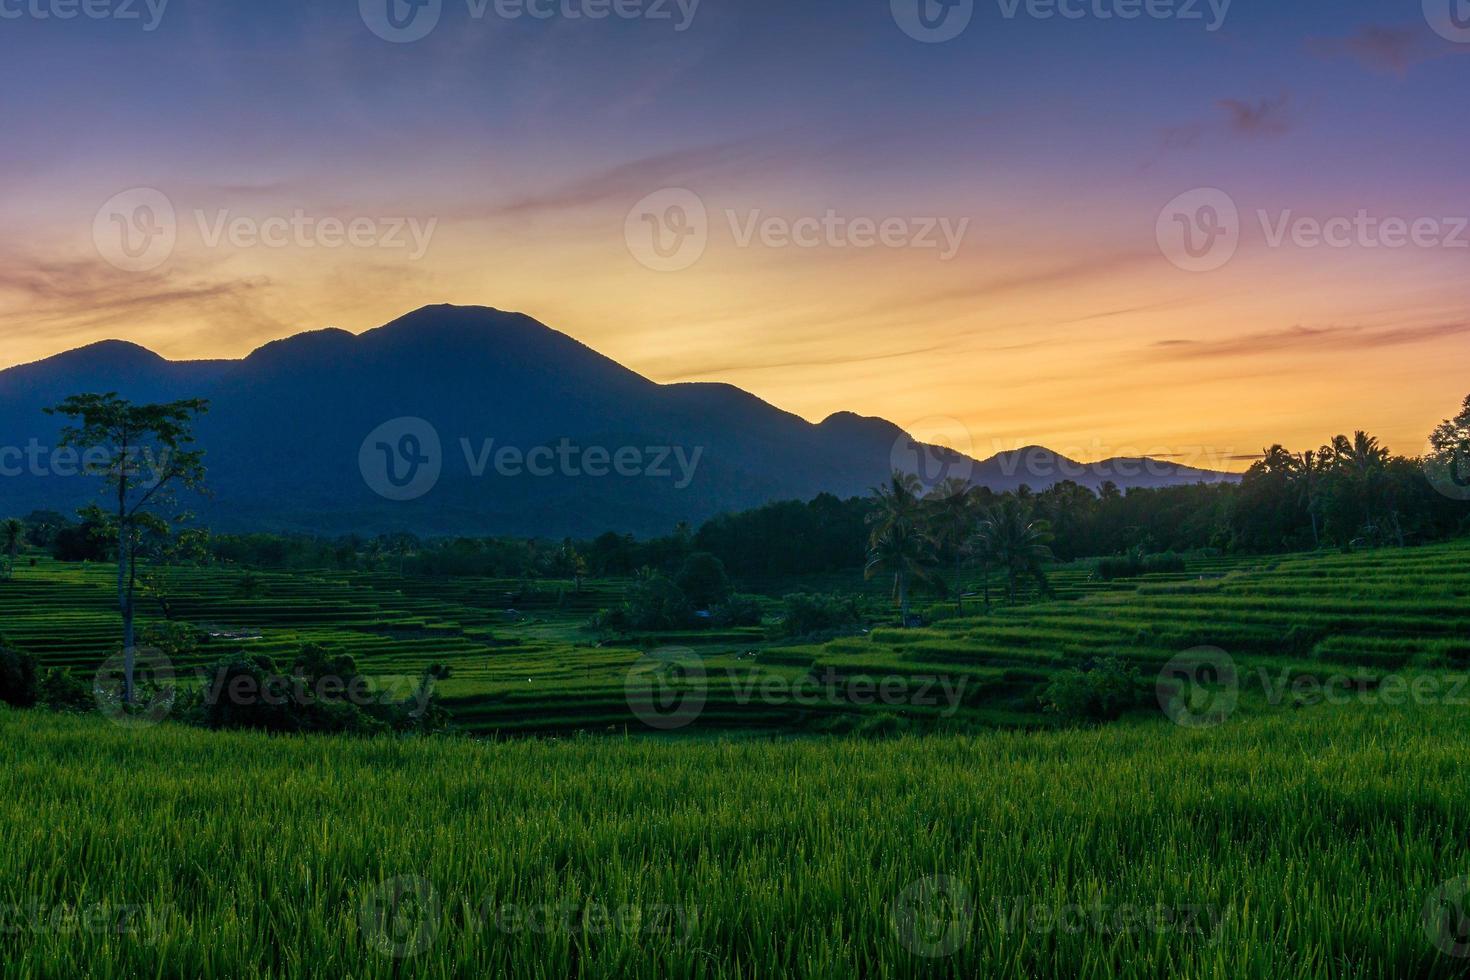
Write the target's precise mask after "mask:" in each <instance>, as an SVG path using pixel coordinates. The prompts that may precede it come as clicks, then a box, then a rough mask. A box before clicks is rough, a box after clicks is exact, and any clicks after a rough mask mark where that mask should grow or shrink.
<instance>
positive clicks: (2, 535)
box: [0, 517, 26, 578]
mask: <svg viewBox="0 0 1470 980" xmlns="http://www.w3.org/2000/svg"><path fill="white" fill-rule="evenodd" d="M25 533H26V526H25V525H24V524H23V523H21V522H20V521H19V520H18V519H16V518H14V517H11V518H8V519H7V520H6V521H5V522H4V523H3V524H0V548H3V549H4V551H5V557H6V563H5V576H4V577H5V578H10V576H12V575H14V574H15V556H16V555H17V554H19V553H20V542H21V539H22V538H24V537H25Z"/></svg>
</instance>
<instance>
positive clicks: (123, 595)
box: [117, 519, 135, 704]
mask: <svg viewBox="0 0 1470 980" xmlns="http://www.w3.org/2000/svg"><path fill="white" fill-rule="evenodd" d="M131 592H132V590H131V589H130V588H129V579H128V530H127V521H126V520H125V519H123V520H119V521H118V531H117V609H118V612H120V613H122V621H123V703H124V704H132V703H133V655H134V652H135V651H134V649H133V597H132V594H131Z"/></svg>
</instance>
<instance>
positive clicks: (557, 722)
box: [0, 542, 1470, 734]
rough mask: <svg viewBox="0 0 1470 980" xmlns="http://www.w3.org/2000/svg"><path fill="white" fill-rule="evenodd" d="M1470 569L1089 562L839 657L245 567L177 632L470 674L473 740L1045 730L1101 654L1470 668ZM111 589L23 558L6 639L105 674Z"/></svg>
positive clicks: (216, 648) (735, 635)
mask: <svg viewBox="0 0 1470 980" xmlns="http://www.w3.org/2000/svg"><path fill="white" fill-rule="evenodd" d="M1467 559H1470V543H1464V542H1457V543H1453V544H1446V545H1437V546H1432V547H1424V548H1417V549H1403V550H1382V551H1370V552H1362V553H1357V554H1352V555H1337V554H1328V555H1311V556H1292V557H1285V558H1267V559H1261V558H1252V559H1240V558H1211V559H1200V560H1192V561H1190V562H1189V563H1188V566H1187V569H1186V571H1185V572H1184V573H1180V574H1170V575H1155V576H1147V577H1145V578H1142V579H1137V580H1130V581H1122V582H1110V583H1108V582H1101V581H1096V580H1094V579H1092V578H1091V577H1090V568H1089V567H1088V566H1086V565H1082V564H1079V565H1074V566H1066V567H1063V568H1059V569H1057V570H1056V571H1055V572H1054V574H1053V580H1054V582H1055V585H1056V588H1057V592H1058V595H1059V598H1057V599H1056V600H1054V601H1048V602H1029V603H1027V604H1024V605H1020V606H1018V607H1015V608H1006V607H1004V606H1001V605H997V606H996V607H995V608H993V609H992V610H991V612H990V613H989V614H986V613H985V612H984V610H983V608H981V604H980V603H979V602H978V601H977V600H970V601H968V603H967V609H966V615H965V616H963V617H960V618H953V619H946V620H942V621H940V622H937V623H935V624H933V625H931V626H929V627H926V628H921V629H909V630H901V629H897V628H890V627H880V628H877V629H874V630H872V631H871V632H870V633H868V634H866V635H861V636H852V637H847V638H843V639H838V640H834V641H832V642H829V643H825V644H820V645H781V644H772V643H770V642H768V641H766V640H765V639H764V638H763V634H762V631H761V630H759V629H743V630H729V631H711V632H705V633H691V634H678V635H662V636H653V637H647V638H645V639H644V641H643V642H639V643H636V644H624V645H607V646H600V645H598V642H597V640H596V637H594V636H593V635H592V634H590V633H587V632H585V631H583V630H582V629H581V628H580V627H581V624H582V623H583V622H585V620H586V618H587V617H588V616H589V615H590V613H591V612H592V611H594V610H595V609H597V608H599V607H602V606H607V605H611V604H613V603H614V602H616V601H617V600H618V599H619V597H620V596H621V594H622V590H623V588H624V587H625V585H626V583H622V582H616V581H604V582H593V583H588V584H585V585H584V586H583V589H582V590H581V591H580V592H578V591H577V590H576V589H575V588H574V587H573V585H572V583H570V582H565V583H556V582H551V583H548V582H538V583H536V585H535V588H534V590H530V589H527V588H526V587H525V586H524V584H523V583H517V582H513V581H504V580H486V579H456V580H449V581H428V580H419V579H410V578H404V577H401V576H398V575H394V574H392V573H388V572H380V573H373V574H340V573H338V574H290V575H287V574H269V573H258V574H255V573H252V575H251V576H250V578H251V579H253V580H254V583H255V584H254V586H253V587H252V586H251V585H250V584H249V582H247V581H246V579H247V576H246V574H245V573H243V572H240V571H236V570H230V569H219V568H205V569H177V570H174V571H173V572H171V575H172V586H171V588H170V595H171V598H170V604H171V607H172V610H173V613H174V615H175V617H176V618H178V619H181V620H184V621H187V622H190V623H192V624H194V625H196V626H200V627H209V628H215V629H216V630H217V631H220V632H234V631H247V632H248V633H250V634H252V635H253V634H257V633H258V634H259V638H256V639H248V640H237V639H220V640H215V641H213V642H210V643H207V644H204V645H203V646H202V647H201V650H200V652H199V654H198V655H197V656H196V657H194V658H193V661H192V662H189V663H181V664H179V665H177V666H178V667H179V668H181V669H184V670H187V669H189V668H193V667H198V666H200V665H202V664H204V663H206V662H209V661H212V660H213V659H215V658H217V657H218V656H220V655H222V654H224V653H227V652H230V651H231V650H232V649H234V648H237V647H239V648H246V649H251V650H257V651H261V652H266V653H270V654H274V655H277V656H278V657H281V658H283V659H286V660H289V658H290V656H291V655H292V654H293V653H294V651H295V650H296V649H297V648H298V647H299V646H300V644H301V643H303V642H323V643H329V644H334V645H336V646H339V647H341V648H342V649H344V650H345V651H347V652H349V653H351V654H352V655H353V656H354V657H356V658H357V660H358V663H359V665H360V666H361V667H363V669H365V670H366V671H367V672H368V673H370V674H374V675H377V676H380V677H384V678H388V677H393V678H400V677H401V678H412V677H417V676H418V674H419V673H421V672H422V670H423V668H424V667H425V666H426V665H428V664H430V663H442V664H446V665H448V666H450V667H451V668H452V670H453V676H452V678H451V679H450V680H448V681H446V682H444V683H443V684H441V686H440V692H441V694H442V695H443V696H444V698H445V699H446V703H447V705H448V706H449V707H450V708H451V709H452V711H453V712H454V715H455V717H456V722H457V724H458V725H459V726H460V727H461V728H463V729H464V730H466V731H470V732H475V733H481V734H497V733H498V734H526V733H556V732H573V731H591V732H606V731H617V732H622V731H629V732H646V731H649V730H650V726H649V725H648V724H647V723H646V717H647V714H648V712H647V711H641V710H640V711H631V710H630V693H629V692H630V690H633V692H634V693H633V695H632V700H633V702H634V707H642V708H647V707H649V705H647V704H643V703H642V702H641V701H640V698H643V697H644V694H643V692H644V691H645V688H646V689H647V692H648V693H647V696H648V697H651V698H655V699H657V698H659V697H663V698H664V699H665V700H667V699H668V698H669V697H671V696H674V695H677V696H679V697H683V696H684V694H686V693H687V692H688V691H689V690H691V689H693V690H696V691H697V693H698V695H699V704H698V709H697V710H691V711H689V712H688V713H687V715H683V716H680V715H676V717H675V720H676V722H680V723H679V724H674V725H667V724H659V723H655V724H654V725H653V727H652V730H655V731H661V730H665V729H667V728H677V729H678V730H684V729H685V728H690V729H705V730H708V729H716V730H727V731H745V732H751V733H763V732H774V731H831V730H845V729H848V728H853V727H864V728H870V727H876V728H878V729H879V730H882V729H883V728H884V727H885V726H888V727H905V726H910V725H917V726H919V727H922V728H925V729H929V728H962V729H972V728H975V727H991V726H1002V727H1035V726H1043V725H1048V724H1051V723H1053V719H1052V718H1051V717H1050V716H1047V715H1045V714H1043V713H1042V712H1041V710H1040V707H1039V704H1038V700H1037V698H1038V695H1039V694H1040V693H1041V692H1042V691H1043V690H1044V689H1045V687H1046V686H1047V684H1048V683H1049V682H1050V681H1051V679H1052V678H1054V677H1055V676H1056V675H1057V673H1058V672H1059V671H1061V670H1065V669H1067V668H1069V667H1073V666H1075V665H1077V664H1079V663H1081V662H1083V661H1085V660H1087V659H1088V658H1096V657H1107V656H1113V657H1117V658H1119V659H1121V660H1123V661H1125V662H1127V663H1130V664H1132V665H1134V666H1136V667H1137V668H1138V670H1139V672H1140V674H1142V675H1143V676H1144V677H1151V676H1152V675H1154V674H1156V673H1157V672H1158V671H1159V669H1160V667H1161V666H1163V665H1164V664H1165V663H1166V662H1167V661H1169V660H1170V658H1172V657H1174V656H1176V655H1177V654H1180V653H1181V652H1183V651H1186V650H1189V649H1191V648H1196V647H1200V646H1209V647H1217V648H1219V649H1220V650H1222V651H1224V652H1225V653H1227V654H1228V655H1229V656H1230V657H1232V658H1234V659H1235V660H1236V661H1237V662H1238V663H1239V664H1240V665H1241V666H1242V668H1245V669H1243V679H1244V681H1245V683H1246V686H1247V691H1246V695H1247V697H1246V701H1247V707H1249V705H1250V704H1251V700H1250V696H1251V695H1252V694H1253V693H1264V690H1265V686H1264V684H1263V682H1262V677H1263V674H1262V671H1264V672H1265V673H1264V676H1266V677H1274V676H1279V675H1281V674H1282V673H1283V672H1285V673H1286V674H1289V675H1291V676H1322V677H1325V676H1328V675H1332V674H1336V673H1343V672H1346V673H1351V674H1352V675H1354V676H1355V677H1357V678H1359V681H1357V682H1360V683H1362V684H1364V685H1369V686H1371V685H1372V684H1374V683H1377V682H1378V681H1379V680H1380V679H1381V678H1382V677H1383V676H1384V675H1386V674H1388V673H1389V672H1407V673H1414V672H1443V671H1452V670H1456V669H1460V668H1465V667H1467V666H1470V601H1467V599H1470V561H1467ZM111 574H112V572H111V569H109V568H108V567H105V566H65V565H59V564H56V563H54V562H50V561H49V560H44V559H43V560H39V561H38V562H37V564H36V565H35V566H29V565H26V564H24V563H23V564H22V567H21V568H20V569H19V570H18V572H17V574H16V577H15V580H14V581H12V582H7V583H0V632H3V633H5V634H6V635H8V636H9V637H10V639H11V640H12V641H13V642H14V643H15V644H16V645H18V646H20V647H22V648H24V649H27V650H30V651H32V652H34V653H36V654H38V655H40V656H41V657H42V658H43V660H45V661H46V662H48V663H51V664H56V665H67V666H72V667H75V668H78V669H79V670H83V671H85V670H88V669H92V668H94V667H95V665H97V664H98V663H100V662H101V660H102V659H104V658H105V657H106V656H107V655H108V654H109V653H110V652H111V651H112V650H114V649H115V647H116V630H117V617H116V614H115V612H114V611H113V609H112V604H111V594H110V587H111ZM848 581H849V586H850V588H852V589H857V588H860V587H867V588H875V587H876V588H882V584H881V583H866V585H864V583H862V581H861V578H860V576H858V575H857V574H853V575H852V576H850V577H849V580H848ZM769 585H770V584H769V583H768V586H769ZM793 586H805V587H807V588H826V589H831V588H837V587H840V586H841V580H840V579H836V578H834V579H831V580H828V581H817V582H806V583H786V584H784V585H779V586H771V587H780V588H791V587H793ZM511 610H514V612H512V611H511ZM149 618H150V619H153V620H156V619H157V616H156V614H155V615H152V616H150V617H149ZM667 648H674V652H669V651H668V649H667ZM655 651H660V653H659V655H660V656H664V657H667V658H668V659H670V660H671V661H672V663H673V665H674V666H675V667H677V668H679V670H680V672H681V673H680V678H679V679H678V681H677V682H671V683H670V684H669V685H663V680H662V677H661V675H660V674H659V673H658V671H657V670H656V671H655V672H654V673H653V674H652V675H651V676H652V678H653V679H652V680H651V681H650V682H649V684H648V685H645V686H643V687H634V688H630V669H634V668H636V669H637V670H643V669H644V668H645V666H647V665H648V663H649V662H648V661H647V660H646V659H641V658H642V655H643V654H646V653H649V652H655ZM660 664H661V661H655V662H654V663H653V666H654V667H657V668H658V669H659V670H662V669H663V668H662V667H661V666H660ZM691 674H692V677H691V676H689V675H691ZM634 680H639V677H636V676H635V678H634ZM869 680H871V681H872V684H873V685H878V684H881V683H883V682H887V683H889V684H890V685H891V691H890V693H891V694H892V695H893V696H892V697H880V696H877V695H876V692H874V694H873V695H872V696H866V697H865V696H863V690H864V687H863V685H865V684H867V683H868V681H869ZM945 684H947V685H948V687H947V688H945V687H943V686H942V685H945ZM855 685H856V686H855ZM926 685H927V686H926ZM854 691H856V692H857V693H856V695H855V694H854ZM950 692H953V693H952V694H951V693H950ZM653 707H655V708H658V707H659V705H658V704H657V703H655V704H654V705H653Z"/></svg>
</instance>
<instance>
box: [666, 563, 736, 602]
mask: <svg viewBox="0 0 1470 980" xmlns="http://www.w3.org/2000/svg"><path fill="white" fill-rule="evenodd" d="M674 584H675V585H676V586H678V587H679V591H680V592H682V593H684V598H686V599H688V600H689V602H690V604H691V605H693V606H694V608H695V609H710V608H712V607H713V606H714V605H716V604H717V603H720V602H723V601H724V600H725V599H726V597H728V596H729V595H730V577H729V576H728V575H726V574H725V563H724V562H722V561H720V560H719V559H718V558H716V557H715V556H714V555H712V554H710V553H709V552H706V551H696V552H695V553H694V554H692V555H690V556H689V557H688V558H686V559H684V566H683V567H682V568H680V569H679V574H678V575H676V576H675V577H674Z"/></svg>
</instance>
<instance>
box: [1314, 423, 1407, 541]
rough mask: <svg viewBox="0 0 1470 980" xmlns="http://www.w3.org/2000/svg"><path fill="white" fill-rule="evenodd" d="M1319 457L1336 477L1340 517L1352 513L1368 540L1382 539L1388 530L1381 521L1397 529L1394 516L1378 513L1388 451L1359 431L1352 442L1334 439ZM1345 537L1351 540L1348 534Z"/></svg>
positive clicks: (1341, 438) (1345, 438)
mask: <svg viewBox="0 0 1470 980" xmlns="http://www.w3.org/2000/svg"><path fill="white" fill-rule="evenodd" d="M1322 454H1323V457H1324V458H1325V459H1326V460H1328V465H1329V467H1330V469H1331V472H1332V474H1333V475H1334V477H1335V481H1334V482H1335V488H1336V496H1337V498H1338V502H1339V505H1340V507H1339V513H1341V512H1342V511H1343V510H1344V509H1346V510H1347V511H1348V512H1350V513H1355V514H1356V515H1357V519H1360V520H1361V521H1362V524H1361V527H1362V531H1363V533H1364V534H1365V535H1366V536H1367V538H1368V540H1370V541H1378V540H1381V539H1382V538H1384V537H1385V535H1386V534H1387V529H1385V528H1383V527H1382V526H1381V525H1380V523H1379V521H1380V518H1381V517H1388V518H1389V519H1390V520H1391V521H1393V522H1394V523H1395V526H1396V518H1395V517H1394V516H1393V515H1380V513H1379V510H1380V507H1379V504H1380V503H1381V500H1380V497H1381V496H1382V487H1383V475H1384V470H1385V468H1386V466H1387V464H1388V450H1387V449H1385V448H1383V447H1382V446H1380V445H1379V444H1378V440H1377V439H1376V438H1374V437H1373V436H1370V435H1368V434H1367V433H1366V432H1363V431H1358V432H1355V433H1353V438H1352V440H1351V441H1349V440H1348V437H1347V436H1341V435H1340V436H1337V437H1335V438H1334V439H1333V440H1332V443H1331V445H1329V446H1327V447H1325V448H1324V449H1323V450H1322ZM1344 505H1345V506H1344ZM1339 523H1341V521H1339ZM1347 537H1349V538H1351V534H1348V535H1347ZM1400 543H1402V542H1400Z"/></svg>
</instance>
